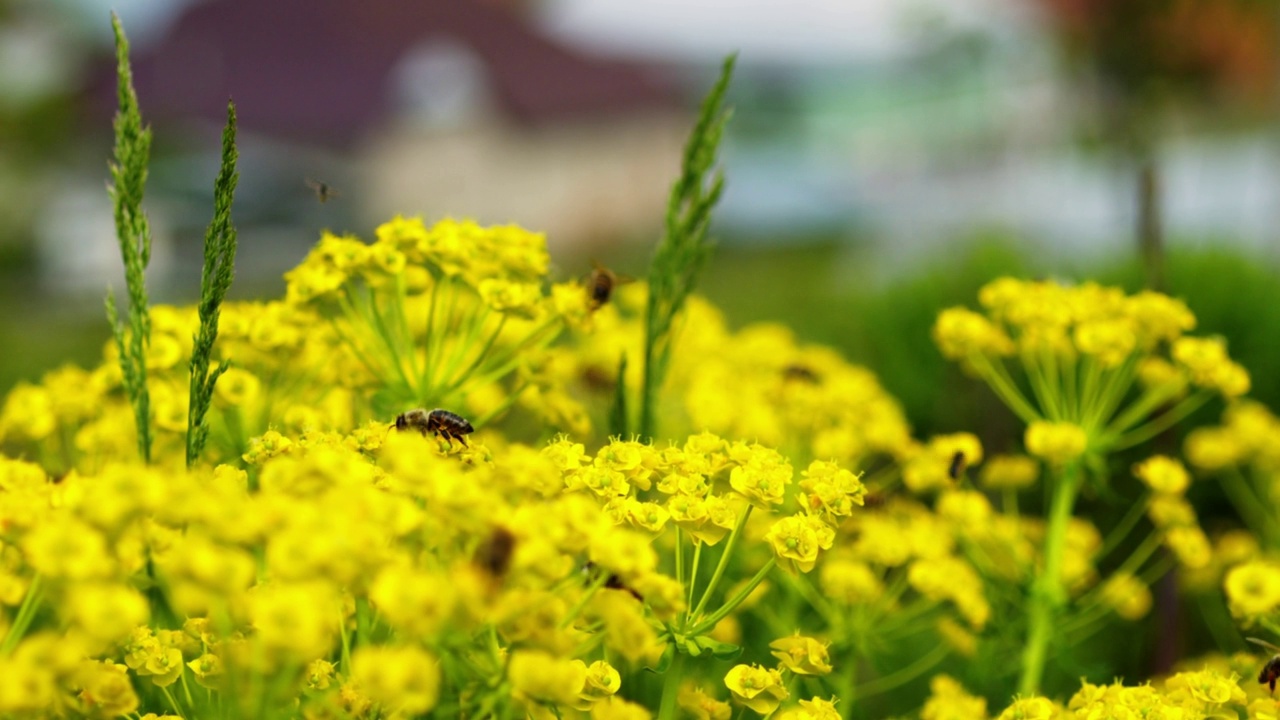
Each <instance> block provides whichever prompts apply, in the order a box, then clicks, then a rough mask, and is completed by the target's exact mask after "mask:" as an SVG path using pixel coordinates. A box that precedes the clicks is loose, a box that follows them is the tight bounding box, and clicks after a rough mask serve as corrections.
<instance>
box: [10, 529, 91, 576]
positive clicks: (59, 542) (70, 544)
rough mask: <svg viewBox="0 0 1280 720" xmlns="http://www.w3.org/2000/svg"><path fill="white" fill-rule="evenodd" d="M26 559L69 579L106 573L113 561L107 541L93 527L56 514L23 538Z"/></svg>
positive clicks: (43, 572)
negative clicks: (108, 550) (109, 554)
mask: <svg viewBox="0 0 1280 720" xmlns="http://www.w3.org/2000/svg"><path fill="white" fill-rule="evenodd" d="M22 548H23V550H24V551H25V552H26V556H27V562H29V563H31V566H32V567H33V568H35V570H36V572H38V573H40V574H41V575H45V576H48V577H55V578H67V579H69V580H84V579H87V578H91V577H103V576H105V575H107V574H108V573H110V572H111V570H112V565H113V563H112V561H111V558H110V557H109V556H108V554H107V546H106V541H105V540H104V539H103V537H102V535H101V534H100V533H99V532H98V531H97V530H94V529H93V528H92V527H89V526H88V525H86V524H84V523H82V522H80V521H79V520H75V519H73V518H70V517H55V518H50V519H49V520H48V521H46V522H43V523H41V524H40V525H38V526H37V527H35V528H33V529H32V530H31V532H29V533H28V534H27V535H26V536H25V537H23V539H22Z"/></svg>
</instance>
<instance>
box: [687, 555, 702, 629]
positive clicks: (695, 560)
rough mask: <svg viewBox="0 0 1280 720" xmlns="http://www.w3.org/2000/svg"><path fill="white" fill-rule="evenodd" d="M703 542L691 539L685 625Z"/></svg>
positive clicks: (696, 584) (696, 580) (696, 579)
mask: <svg viewBox="0 0 1280 720" xmlns="http://www.w3.org/2000/svg"><path fill="white" fill-rule="evenodd" d="M704 544H705V543H703V542H702V541H701V540H698V539H697V538H694V540H693V567H692V568H690V569H689V601H688V602H687V603H686V607H685V614H684V624H685V625H688V624H689V611H690V610H691V609H693V593H694V590H695V589H696V588H697V586H698V564H699V562H700V561H701V560H702V546H703V545H704Z"/></svg>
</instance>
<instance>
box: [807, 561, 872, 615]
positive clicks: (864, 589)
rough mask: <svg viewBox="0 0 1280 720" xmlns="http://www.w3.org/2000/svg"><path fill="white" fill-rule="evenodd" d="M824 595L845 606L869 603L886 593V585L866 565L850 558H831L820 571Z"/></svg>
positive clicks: (819, 575)
mask: <svg viewBox="0 0 1280 720" xmlns="http://www.w3.org/2000/svg"><path fill="white" fill-rule="evenodd" d="M818 587H819V588H821V589H822V594H823V595H824V596H826V597H828V598H830V599H832V600H834V601H836V602H839V603H842V604H845V605H856V604H859V603H868V602H871V601H872V600H875V599H876V598H878V597H880V596H881V595H882V594H883V593H884V583H883V582H881V581H880V577H879V576H878V575H877V574H876V573H874V572H873V571H872V570H871V568H870V567H868V566H867V564H866V563H864V562H860V561H858V560H853V559H851V558H848V557H840V558H834V557H833V558H831V559H829V560H826V561H825V562H823V564H822V568H821V569H820V570H819V571H818Z"/></svg>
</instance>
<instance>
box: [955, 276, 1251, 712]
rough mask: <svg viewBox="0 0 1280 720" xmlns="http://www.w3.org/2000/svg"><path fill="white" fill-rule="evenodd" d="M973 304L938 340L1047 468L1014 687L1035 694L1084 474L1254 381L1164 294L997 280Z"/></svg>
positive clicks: (1062, 594)
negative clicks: (1018, 424)
mask: <svg viewBox="0 0 1280 720" xmlns="http://www.w3.org/2000/svg"><path fill="white" fill-rule="evenodd" d="M979 300H980V302H981V304H982V305H983V306H984V307H985V308H986V313H985V314H981V313H977V312H973V311H971V310H968V309H965V308H951V309H949V310H945V311H943V312H942V313H941V314H940V315H939V317H938V321H937V323H936V324H935V326H934V339H935V340H936V341H937V343H938V346H939V348H940V349H941V350H942V352H943V354H944V355H946V356H948V357H950V358H952V359H955V360H958V361H960V362H961V363H963V364H964V366H965V367H966V369H968V370H970V371H972V372H973V373H974V374H976V375H977V376H978V377H979V378H981V379H982V380H984V381H985V382H986V383H987V384H988V385H989V386H990V387H991V389H992V390H993V391H994V392H995V394H996V395H997V397H999V398H1000V399H1001V400H1002V401H1003V402H1004V403H1005V404H1006V405H1008V406H1009V408H1010V409H1011V410H1013V412H1014V413H1015V414H1016V415H1017V416H1018V417H1019V418H1020V419H1022V420H1023V422H1025V423H1026V424H1027V426H1028V428H1027V433H1026V440H1025V443H1026V447H1027V450H1028V452H1030V453H1031V454H1032V455H1036V456H1038V457H1040V458H1041V459H1043V460H1045V461H1047V462H1048V463H1049V465H1050V466H1051V467H1052V468H1053V469H1054V472H1053V473H1052V475H1051V477H1052V485H1051V487H1050V488H1049V489H1048V495H1049V497H1050V511H1049V518H1048V526H1047V529H1046V533H1045V537H1044V543H1043V547H1042V556H1043V558H1044V565H1043V567H1042V568H1041V569H1040V571H1039V573H1038V575H1037V576H1036V577H1035V579H1034V580H1033V581H1032V583H1031V587H1030V592H1029V594H1028V596H1027V613H1028V616H1029V617H1030V631H1029V636H1028V639H1027V644H1026V646H1025V649H1024V653H1023V666H1022V675H1021V680H1020V681H1019V691H1020V692H1021V693H1022V694H1023V695H1024V696H1031V695H1033V694H1035V693H1036V692H1038V690H1039V688H1040V680H1041V677H1042V675H1043V671H1044V665H1045V657H1046V653H1047V650H1048V646H1049V645H1050V643H1051V641H1052V640H1053V636H1054V634H1055V622H1056V620H1057V615H1058V614H1059V612H1060V610H1061V609H1062V608H1063V607H1064V606H1065V605H1066V590H1065V588H1064V587H1063V581H1062V576H1061V575H1062V558H1063V553H1064V546H1065V543H1066V535H1067V526H1068V523H1069V522H1070V520H1071V518H1072V511H1073V508H1074V503H1075V497H1076V492H1077V490H1078V489H1079V487H1080V484H1081V483H1082V477H1081V475H1082V473H1083V471H1084V470H1086V469H1087V470H1089V471H1091V472H1092V473H1093V474H1094V475H1095V476H1097V477H1098V479H1099V480H1102V479H1104V478H1105V474H1106V457H1107V455H1109V454H1110V453H1113V452H1116V451H1118V450H1123V449H1126V448H1129V447H1133V446H1135V445H1138V444H1141V443H1143V442H1145V441H1147V440H1149V439H1151V438H1152V437H1154V436H1155V435H1156V434H1158V433H1159V432H1161V431H1163V430H1165V429H1167V428H1168V427H1170V426H1171V425H1173V424H1174V423H1176V422H1178V421H1180V420H1182V419H1183V418H1185V417H1186V416H1187V415H1188V414H1190V413H1191V412H1192V411H1194V410H1195V409H1196V408H1198V407H1200V406H1201V405H1202V404H1204V403H1205V402H1206V401H1207V400H1209V399H1210V398H1211V397H1212V396H1213V395H1214V394H1215V393H1216V394H1220V395H1222V396H1223V397H1226V398H1228V399H1230V398H1235V397H1238V396H1240V395H1243V394H1244V393H1245V392H1247V391H1248V389H1249V376H1248V373H1246V372H1245V370H1244V369H1243V368H1242V367H1240V366H1239V365H1237V364H1236V363H1234V362H1232V361H1231V360H1230V358H1229V357H1228V356H1227V353H1226V348H1225V346H1224V345H1223V343H1222V342H1221V340H1218V339H1214V338H1195V337H1188V336H1185V335H1184V333H1185V332H1187V331H1189V330H1191V329H1192V328H1193V327H1194V326H1195V316H1194V315H1192V314H1191V312H1190V311H1189V310H1188V309H1187V307H1186V306H1185V305H1184V304H1183V303H1182V302H1180V301H1178V300H1175V299H1173V298H1170V297H1167V296H1165V295H1161V294H1159V293H1154V292H1149V291H1144V292H1140V293H1138V294H1136V295H1132V296H1128V295H1126V294H1125V293H1124V292H1123V291H1121V290H1119V289H1116V288H1104V287H1101V286H1098V285H1095V284H1092V283H1087V284H1084V285H1080V286H1063V285H1059V284H1058V283H1055V282H1024V281H1020V280H1015V279H1013V278H1001V279H998V280H995V281H993V282H991V283H988V284H987V285H986V286H985V287H983V288H982V290H981V291H980V293H979ZM1015 369H1021V371H1022V373H1021V382H1020V381H1019V378H1018V377H1017V376H1015V372H1014V370H1015Z"/></svg>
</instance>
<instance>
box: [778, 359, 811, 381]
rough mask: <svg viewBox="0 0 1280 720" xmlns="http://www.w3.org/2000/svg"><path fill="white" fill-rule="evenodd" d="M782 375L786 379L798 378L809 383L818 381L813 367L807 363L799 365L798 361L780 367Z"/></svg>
mask: <svg viewBox="0 0 1280 720" xmlns="http://www.w3.org/2000/svg"><path fill="white" fill-rule="evenodd" d="M782 377H783V378H785V379H787V380H798V381H800V382H806V383H809V384H811V385H813V384H816V383H817V382H818V373H816V372H814V371H813V368H811V367H808V366H807V365H801V364H800V363H792V364H790V365H788V366H786V367H784V368H782Z"/></svg>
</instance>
